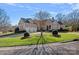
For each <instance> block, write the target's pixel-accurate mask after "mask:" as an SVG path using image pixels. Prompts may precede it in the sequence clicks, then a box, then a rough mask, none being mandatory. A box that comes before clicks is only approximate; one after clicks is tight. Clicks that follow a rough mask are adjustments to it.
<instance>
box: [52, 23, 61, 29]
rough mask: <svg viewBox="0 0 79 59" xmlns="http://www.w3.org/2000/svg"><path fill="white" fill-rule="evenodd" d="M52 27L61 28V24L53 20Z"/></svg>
mask: <svg viewBox="0 0 79 59" xmlns="http://www.w3.org/2000/svg"><path fill="white" fill-rule="evenodd" d="M52 29H60V24H59V23H58V22H56V21H55V22H53V25H52Z"/></svg>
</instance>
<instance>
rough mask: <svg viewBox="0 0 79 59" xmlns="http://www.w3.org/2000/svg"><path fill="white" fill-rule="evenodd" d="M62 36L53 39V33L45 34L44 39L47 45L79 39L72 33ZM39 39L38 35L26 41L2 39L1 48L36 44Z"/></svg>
mask: <svg viewBox="0 0 79 59" xmlns="http://www.w3.org/2000/svg"><path fill="white" fill-rule="evenodd" d="M60 35H61V37H53V36H52V34H51V33H44V38H45V39H46V41H47V42H46V43H50V42H62V41H65V40H72V39H76V38H79V35H76V34H71V33H60ZM38 39H39V35H37V34H32V36H31V38H27V39H24V40H21V37H14V38H0V47H4V46H5V47H7V46H23V45H31V44H36V43H37V40H38ZM40 43H41V41H40Z"/></svg>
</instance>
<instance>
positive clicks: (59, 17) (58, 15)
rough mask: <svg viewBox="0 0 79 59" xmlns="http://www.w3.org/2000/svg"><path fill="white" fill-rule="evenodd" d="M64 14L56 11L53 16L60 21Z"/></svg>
mask: <svg viewBox="0 0 79 59" xmlns="http://www.w3.org/2000/svg"><path fill="white" fill-rule="evenodd" d="M64 16H65V15H64V14H62V13H58V14H57V15H56V16H55V17H56V19H57V20H58V21H62V20H63V18H64Z"/></svg>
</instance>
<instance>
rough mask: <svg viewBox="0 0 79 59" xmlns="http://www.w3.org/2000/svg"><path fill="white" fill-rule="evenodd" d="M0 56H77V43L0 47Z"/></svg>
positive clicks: (78, 49)
mask: <svg viewBox="0 0 79 59" xmlns="http://www.w3.org/2000/svg"><path fill="white" fill-rule="evenodd" d="M0 55H79V41H75V42H69V43H50V44H44V45H30V46H16V47H1V48H0Z"/></svg>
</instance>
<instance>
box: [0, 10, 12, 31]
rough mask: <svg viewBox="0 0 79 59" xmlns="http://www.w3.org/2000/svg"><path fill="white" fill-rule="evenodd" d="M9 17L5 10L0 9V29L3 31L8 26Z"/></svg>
mask: <svg viewBox="0 0 79 59" xmlns="http://www.w3.org/2000/svg"><path fill="white" fill-rule="evenodd" d="M10 25H11V24H10V22H9V17H8V16H7V14H6V12H5V11H4V10H2V9H0V31H2V32H5V31H7V29H8V28H9V26H10Z"/></svg>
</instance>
